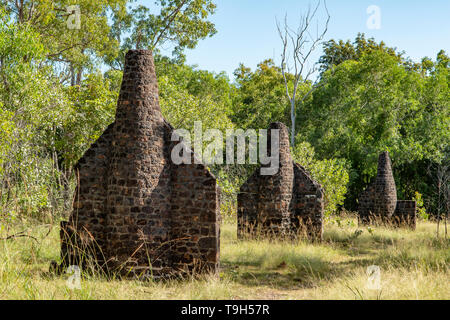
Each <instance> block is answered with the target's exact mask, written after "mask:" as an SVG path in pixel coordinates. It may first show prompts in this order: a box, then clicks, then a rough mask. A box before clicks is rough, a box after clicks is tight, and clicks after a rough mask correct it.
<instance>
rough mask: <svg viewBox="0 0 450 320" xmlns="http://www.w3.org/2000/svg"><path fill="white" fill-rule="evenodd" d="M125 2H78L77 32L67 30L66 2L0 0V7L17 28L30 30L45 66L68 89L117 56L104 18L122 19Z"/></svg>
mask: <svg viewBox="0 0 450 320" xmlns="http://www.w3.org/2000/svg"><path fill="white" fill-rule="evenodd" d="M127 2H129V0H79V1H77V2H76V5H77V6H79V8H80V13H81V16H80V19H81V25H80V28H79V29H77V28H69V27H68V19H69V18H70V17H71V15H73V12H68V6H69V5H73V4H74V2H73V1H70V0H38V1H36V0H21V1H15V0H3V1H1V2H0V6H1V7H2V8H3V9H4V10H5V11H6V12H7V14H8V15H10V16H11V17H12V18H13V21H14V22H15V23H16V24H17V25H27V26H29V27H30V28H31V29H32V30H34V31H35V32H36V33H37V35H36V38H35V39H36V41H39V42H40V43H42V44H43V45H44V47H45V48H46V50H47V51H48V52H47V55H46V57H47V61H46V63H49V64H51V65H52V66H54V67H56V68H57V69H58V70H59V71H60V75H61V82H62V83H68V84H70V85H78V84H80V83H81V80H82V76H83V72H84V71H86V70H90V71H93V69H94V67H95V66H96V65H98V63H99V62H102V61H103V59H106V58H107V57H115V56H117V53H118V49H119V42H117V41H116V39H115V38H111V37H109V33H110V26H109V24H108V15H109V14H113V15H114V17H115V19H116V20H117V19H120V18H121V17H123V14H124V10H125V6H126V4H127Z"/></svg>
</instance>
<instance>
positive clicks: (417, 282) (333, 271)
mask: <svg viewBox="0 0 450 320" xmlns="http://www.w3.org/2000/svg"><path fill="white" fill-rule="evenodd" d="M235 230H236V225H235V224H234V223H231V222H227V223H224V225H223V226H222V245H221V246H222V247H221V264H222V269H221V271H220V274H219V276H218V277H215V276H205V277H204V278H203V279H201V280H195V279H191V280H186V281H169V282H153V281H147V282H140V281H130V280H126V281H119V280H110V281H108V280H106V279H103V278H101V277H87V278H83V279H82V283H81V285H82V289H81V290H71V289H69V287H68V286H67V284H66V279H67V277H68V276H54V275H51V274H49V273H48V272H47V271H48V266H49V263H50V261H51V260H57V259H58V256H59V239H58V230H57V228H53V230H52V231H51V233H50V234H49V235H48V236H47V237H45V234H46V233H47V229H46V228H44V227H40V228H39V227H38V228H34V229H32V230H30V231H29V234H30V235H32V236H34V237H36V238H37V239H38V241H35V240H33V239H31V238H17V239H15V240H8V241H0V299H449V298H450V287H449V283H450V277H449V273H448V265H449V260H450V250H449V241H448V240H444V239H437V238H436V234H435V225H434V224H433V223H429V222H421V223H419V225H418V228H417V230H416V231H414V232H413V231H408V230H389V229H384V228H372V229H368V228H358V227H357V226H356V224H355V220H354V219H350V218H349V219H344V220H342V221H341V222H340V223H339V226H338V225H337V224H336V223H335V222H333V221H328V222H327V224H326V226H325V237H324V238H325V240H324V242H323V243H321V244H310V243H307V242H298V243H279V242H269V241H237V240H236V232H235ZM358 230H360V231H358ZM361 231H362V232H361ZM11 232H12V230H9V231H8V233H9V234H10V233H11ZM5 233H6V232H5V230H3V232H1V234H0V237H4V236H5ZM370 265H378V266H379V267H380V268H381V290H369V289H367V288H366V284H367V279H368V277H367V275H366V269H367V267H368V266H370Z"/></svg>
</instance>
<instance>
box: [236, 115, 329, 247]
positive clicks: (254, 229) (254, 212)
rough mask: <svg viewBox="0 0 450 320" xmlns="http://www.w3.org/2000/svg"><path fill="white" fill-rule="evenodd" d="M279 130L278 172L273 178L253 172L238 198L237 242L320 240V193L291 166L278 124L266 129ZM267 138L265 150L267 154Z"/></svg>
mask: <svg viewBox="0 0 450 320" xmlns="http://www.w3.org/2000/svg"><path fill="white" fill-rule="evenodd" d="M272 129H276V130H279V159H280V168H279V170H278V172H277V173H275V174H273V175H262V174H261V172H260V169H261V168H259V169H257V170H256V171H255V172H254V173H253V175H252V176H251V177H250V178H249V179H248V180H247V181H246V182H245V183H244V184H243V185H242V186H241V189H240V192H239V194H238V238H245V237H248V236H250V237H255V236H263V237H267V236H269V237H276V238H284V237H288V238H292V237H298V236H300V237H303V236H304V237H307V238H309V239H312V240H320V239H322V221H323V212H324V193H323V190H322V187H321V186H320V185H319V184H318V183H317V182H315V181H314V180H313V179H312V178H311V177H310V176H309V174H308V173H307V172H306V170H305V169H304V168H303V167H301V166H300V165H298V164H296V163H294V161H293V160H292V157H291V153H290V145H289V134H288V130H287V127H286V126H285V125H284V124H282V123H279V122H278V123H273V124H271V125H270V127H269V132H270V130H272ZM270 143H271V137H270V136H269V137H268V146H269V147H268V150H271V145H270Z"/></svg>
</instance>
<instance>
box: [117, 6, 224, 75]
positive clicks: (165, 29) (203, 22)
mask: <svg viewBox="0 0 450 320" xmlns="http://www.w3.org/2000/svg"><path fill="white" fill-rule="evenodd" d="M155 4H156V6H157V7H158V9H159V12H158V14H156V13H153V12H151V10H150V9H149V8H147V7H145V6H142V5H139V6H137V7H135V8H132V9H131V10H130V12H128V13H127V14H126V15H125V16H117V17H116V18H115V19H114V20H113V26H112V30H111V36H112V37H113V38H114V39H117V41H119V42H120V43H121V49H120V54H119V56H118V57H117V58H115V59H110V60H109V64H110V65H111V66H113V67H114V68H117V69H122V67H123V66H122V61H123V60H124V55H125V53H126V52H127V51H128V50H129V49H149V50H152V51H155V52H157V51H158V48H159V47H161V46H162V45H164V44H166V45H167V44H169V45H172V46H173V55H174V56H175V57H177V58H178V59H179V61H183V59H184V55H183V51H184V50H185V49H193V48H195V47H196V46H197V44H198V41H199V40H201V39H204V38H206V37H208V36H213V35H214V34H215V33H216V29H215V27H214V24H213V23H212V22H210V21H208V20H207V19H208V17H209V16H210V15H212V14H214V12H215V8H216V5H215V4H214V3H213V2H212V0H157V1H155ZM124 34H129V35H128V36H126V37H125V38H123V39H122V35H124Z"/></svg>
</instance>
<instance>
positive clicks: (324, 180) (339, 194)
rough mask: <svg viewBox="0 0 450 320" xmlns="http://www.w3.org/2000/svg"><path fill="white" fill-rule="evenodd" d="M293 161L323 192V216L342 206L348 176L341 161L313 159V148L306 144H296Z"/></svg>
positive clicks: (345, 166) (344, 162)
mask: <svg viewBox="0 0 450 320" xmlns="http://www.w3.org/2000/svg"><path fill="white" fill-rule="evenodd" d="M292 155H293V158H294V161H296V162H297V163H299V164H300V165H302V166H303V167H304V168H305V169H306V170H307V171H308V172H309V173H310V174H311V176H312V177H313V178H314V179H315V180H317V181H318V182H319V183H320V184H321V185H322V187H323V188H324V192H325V216H330V215H332V214H334V213H335V212H336V210H337V209H338V207H339V206H340V205H343V204H344V200H345V194H346V193H347V184H348V182H349V175H348V170H347V167H348V165H347V163H346V161H345V160H343V159H324V160H317V159H315V158H314V155H315V152H314V148H313V147H312V146H311V145H310V144H309V143H308V142H300V143H297V146H296V147H295V149H294V150H293V152H292Z"/></svg>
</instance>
